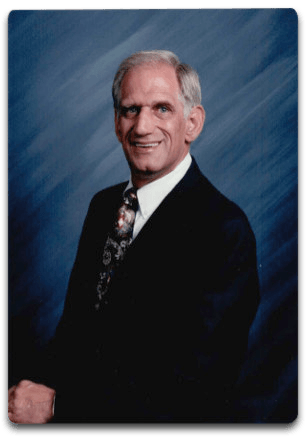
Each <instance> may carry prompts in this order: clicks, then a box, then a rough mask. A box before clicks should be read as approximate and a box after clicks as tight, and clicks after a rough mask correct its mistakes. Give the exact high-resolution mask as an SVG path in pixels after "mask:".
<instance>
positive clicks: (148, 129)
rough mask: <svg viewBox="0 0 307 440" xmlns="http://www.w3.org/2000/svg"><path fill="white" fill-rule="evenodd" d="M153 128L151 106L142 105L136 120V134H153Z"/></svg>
mask: <svg viewBox="0 0 307 440" xmlns="http://www.w3.org/2000/svg"><path fill="white" fill-rule="evenodd" d="M153 129H154V121H153V115H152V114H151V112H150V109H149V108H145V107H142V108H141V110H140V112H139V114H138V115H137V117H136V120H135V124H134V134H135V135H136V136H146V135H148V134H151V133H152V132H153Z"/></svg>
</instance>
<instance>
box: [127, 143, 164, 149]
mask: <svg viewBox="0 0 307 440" xmlns="http://www.w3.org/2000/svg"><path fill="white" fill-rule="evenodd" d="M159 144H160V142H148V143H146V144H145V143H141V142H133V145H134V146H135V147H138V148H154V147H157V146H158V145H159Z"/></svg>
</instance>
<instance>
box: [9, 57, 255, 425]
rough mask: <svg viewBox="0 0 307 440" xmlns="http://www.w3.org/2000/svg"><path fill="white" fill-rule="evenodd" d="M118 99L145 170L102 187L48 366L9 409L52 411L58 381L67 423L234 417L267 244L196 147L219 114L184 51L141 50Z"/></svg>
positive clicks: (125, 140) (122, 132) (123, 68)
mask: <svg viewBox="0 0 307 440" xmlns="http://www.w3.org/2000/svg"><path fill="white" fill-rule="evenodd" d="M113 99H114V109H115V130H116V135H117V137H118V139H119V141H120V143H121V144H122V147H123V150H124V153H125V156H126V159H127V161H128V164H129V167H130V170H131V179H130V181H129V182H128V183H127V182H125V183H123V184H120V185H117V186H114V187H112V188H109V189H106V190H104V191H101V192H100V193H98V194H97V195H96V196H95V197H94V198H93V200H92V202H91V205H90V208H89V211H88V214H87V217H86V220H85V224H84V227H83V231H82V235H81V239H80V243H79V248H78V253H77V257H76V261H75V264H74V268H73V271H72V274H71V278H70V283H69V288H68V294H67V298H66V303H65V308H64V312H63V316H62V319H61V322H60V324H59V326H58V329H57V332H56V335H55V338H54V341H53V342H52V344H51V347H50V350H49V355H48V361H47V368H42V371H43V370H44V371H48V373H44V374H41V378H40V382H41V383H36V382H32V381H29V380H26V381H22V382H21V383H20V384H18V385H17V386H15V387H13V388H12V389H11V390H9V397H10V402H9V417H10V419H11V420H12V421H14V422H17V423H44V422H47V421H50V420H51V419H52V417H53V404H54V397H55V393H56V398H55V415H54V419H53V420H54V421H56V422H206V421H208V422H212V421H216V422H218V421H229V420H230V418H229V417H230V408H231V399H232V396H233V393H234V386H235V383H236V380H237V378H238V374H239V371H240V367H241V365H242V361H243V358H244V354H245V351H246V348H247V340H248V332H249V328H250V325H251V322H252V320H253V318H254V315H255V312H256V308H257V305H258V277H257V268H256V250H255V240H254V235H253V233H252V231H251V229H250V226H249V223H248V220H247V218H246V216H245V215H244V213H243V212H242V211H241V210H240V209H239V208H238V207H237V206H236V205H235V204H234V203H232V202H230V201H229V200H228V199H226V198H225V197H224V196H223V195H222V194H221V193H219V192H218V191H217V190H216V189H215V188H214V187H213V186H212V185H211V184H210V183H209V181H208V180H207V179H206V178H205V177H204V176H203V175H202V174H201V172H200V170H199V168H198V166H197V164H196V162H195V160H194V159H193V158H191V156H190V153H189V150H190V144H191V142H192V141H194V140H195V139H196V138H197V136H198V135H199V134H200V132H201V130H202V127H203V124H204V119H205V112H204V109H203V107H202V106H201V92H200V85H199V80H198V76H197V74H196V72H195V71H194V70H193V69H192V68H191V67H189V66H188V65H185V64H182V63H180V61H179V59H178V58H177V57H176V56H175V55H174V54H173V53H171V52H168V51H148V52H140V53H137V54H134V55H132V56H131V57H129V58H128V59H126V60H124V61H123V63H122V64H121V65H120V67H119V70H118V72H117V74H116V76H115V79H114V83H113ZM127 190H129V191H128V192H127ZM123 196H124V204H122V200H123Z"/></svg>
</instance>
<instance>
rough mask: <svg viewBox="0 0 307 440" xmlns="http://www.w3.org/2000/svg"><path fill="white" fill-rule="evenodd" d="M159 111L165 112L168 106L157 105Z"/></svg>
mask: <svg viewBox="0 0 307 440" xmlns="http://www.w3.org/2000/svg"><path fill="white" fill-rule="evenodd" d="M159 112H160V113H167V112H168V108H167V107H166V106H165V105H161V106H160V107H159Z"/></svg>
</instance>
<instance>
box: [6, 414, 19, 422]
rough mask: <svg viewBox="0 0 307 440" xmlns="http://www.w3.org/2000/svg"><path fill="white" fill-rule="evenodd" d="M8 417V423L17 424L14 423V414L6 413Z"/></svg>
mask: <svg viewBox="0 0 307 440" xmlns="http://www.w3.org/2000/svg"><path fill="white" fill-rule="evenodd" d="M8 417H9V421H10V422H12V423H17V422H16V421H15V417H14V414H13V413H12V412H10V411H9V412H8Z"/></svg>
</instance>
